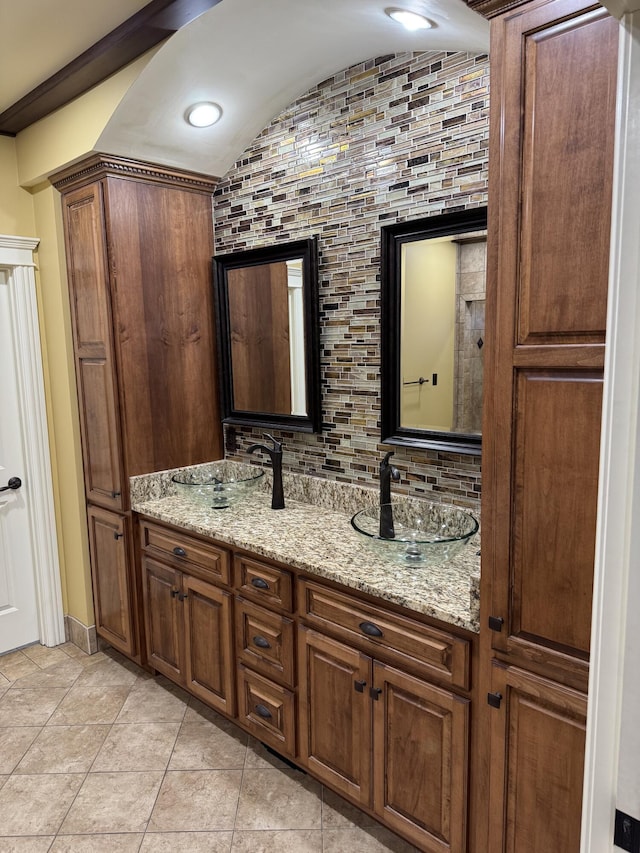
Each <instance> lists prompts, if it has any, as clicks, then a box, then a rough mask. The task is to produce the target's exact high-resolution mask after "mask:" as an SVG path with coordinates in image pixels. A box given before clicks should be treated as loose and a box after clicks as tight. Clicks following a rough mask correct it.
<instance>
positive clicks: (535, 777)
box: [488, 664, 587, 853]
mask: <svg viewBox="0 0 640 853" xmlns="http://www.w3.org/2000/svg"><path fill="white" fill-rule="evenodd" d="M492 690H493V695H494V696H495V698H496V700H499V702H500V707H499V708H491V709H490V713H491V714H492V722H491V779H490V804H489V815H490V818H489V820H490V829H489V834H490V838H489V845H488V849H489V850H495V851H496V853H540V851H543V850H544V851H547V850H557V851H562V853H578V851H579V849H580V819H581V809H582V776H583V770H584V758H583V753H584V742H585V720H586V712H587V699H586V696H584V695H583V694H581V693H578V692H577V691H574V690H571V689H569V688H566V687H560V686H558V685H557V684H554V683H553V682H551V681H547V680H546V679H543V678H539V677H537V676H534V675H530V674H529V673H527V672H525V671H523V670H519V669H516V668H514V667H503V666H500V665H499V664H494V667H493V673H492ZM498 694H499V697H498Z"/></svg>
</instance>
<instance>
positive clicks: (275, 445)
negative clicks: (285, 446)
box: [262, 432, 282, 453]
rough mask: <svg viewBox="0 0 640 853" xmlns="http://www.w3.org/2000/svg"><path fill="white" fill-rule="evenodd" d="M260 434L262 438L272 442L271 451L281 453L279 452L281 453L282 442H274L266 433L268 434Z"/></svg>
mask: <svg viewBox="0 0 640 853" xmlns="http://www.w3.org/2000/svg"><path fill="white" fill-rule="evenodd" d="M262 434H263V436H264V437H265V438H268V439H269V440H270V441H272V442H273V449H274V450H275V451H276V452H277V453H281V452H282V442H281V441H276V440H275V438H274V437H273V436H272V435H271V434H270V433H268V432H263V433H262Z"/></svg>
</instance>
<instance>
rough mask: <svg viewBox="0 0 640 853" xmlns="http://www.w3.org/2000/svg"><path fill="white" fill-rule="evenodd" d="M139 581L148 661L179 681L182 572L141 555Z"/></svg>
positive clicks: (181, 671) (181, 677)
mask: <svg viewBox="0 0 640 853" xmlns="http://www.w3.org/2000/svg"><path fill="white" fill-rule="evenodd" d="M142 583H143V595H144V613H145V627H146V635H147V655H148V660H149V664H150V665H151V666H153V667H154V668H155V669H157V670H158V672H161V673H163V674H164V675H166V676H167V677H168V678H171V679H172V680H173V681H176V682H177V683H178V684H183V683H184V662H183V653H184V644H183V636H184V615H183V613H184V606H183V602H182V601H181V600H180V596H182V594H183V593H182V574H181V572H178V571H176V570H175V569H172V568H170V567H169V566H165V565H163V564H162V563H157V562H156V561H155V560H151V559H150V558H149V557H144V556H143V558H142Z"/></svg>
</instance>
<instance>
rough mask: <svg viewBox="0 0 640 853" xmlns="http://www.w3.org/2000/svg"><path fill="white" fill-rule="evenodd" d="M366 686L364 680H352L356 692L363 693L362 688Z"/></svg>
mask: <svg viewBox="0 0 640 853" xmlns="http://www.w3.org/2000/svg"><path fill="white" fill-rule="evenodd" d="M366 686H367V682H366V681H354V682H353V689H354V690H355V691H356V693H364V688H365V687H366Z"/></svg>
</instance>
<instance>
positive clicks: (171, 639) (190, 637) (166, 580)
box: [142, 528, 235, 715]
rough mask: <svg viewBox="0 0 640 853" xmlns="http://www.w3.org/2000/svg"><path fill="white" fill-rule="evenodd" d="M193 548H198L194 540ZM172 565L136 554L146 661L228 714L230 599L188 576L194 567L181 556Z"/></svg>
mask: <svg viewBox="0 0 640 853" xmlns="http://www.w3.org/2000/svg"><path fill="white" fill-rule="evenodd" d="M146 529H148V528H145V530H146ZM145 538H148V536H147V537H145ZM180 538H181V541H183V542H185V543H187V542H188V541H189V540H188V538H187V537H180ZM143 541H144V539H143ZM176 547H179V546H176ZM194 549H195V550H200V551H202V550H204V547H203V545H202V544H200V543H199V542H197V541H195V540H194ZM184 550H186V549H184ZM213 550H214V553H218V550H219V549H213ZM187 554H188V551H187ZM178 561H180V562H178ZM173 563H174V564H173V565H171V564H170V563H169V562H168V561H167V562H161V561H160V560H158V559H157V558H155V557H154V556H150V555H149V553H148V552H147V551H145V552H144V553H143V556H142V579H143V596H144V610H145V624H146V639H147V657H148V662H149V664H150V665H151V666H153V667H154V668H155V669H156V670H158V672H161V673H163V674H164V675H166V676H167V677H168V678H170V679H171V680H172V681H175V682H176V683H177V684H180V685H182V686H183V687H186V688H187V689H188V690H189V691H190V692H191V693H193V694H194V695H195V696H197V697H198V698H199V699H202V700H203V701H205V702H206V703H207V704H209V705H211V706H212V707H213V708H216V710H218V711H222V712H223V713H225V714H229V715H233V714H234V713H235V690H234V679H233V627H232V602H233V596H232V595H231V593H230V592H228V591H227V590H225V589H222V588H220V587H219V586H217V585H215V584H213V583H210V582H209V581H207V580H203V579H202V577H197V576H194V574H192V573H191V572H192V570H193V571H195V572H196V573H199V569H198V567H197V565H195V564H193V565H192V564H190V563H189V561H188V556H187V555H185V556H184V557H182V556H179V555H175V556H174V557H173ZM177 565H180V568H178V567H177Z"/></svg>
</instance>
